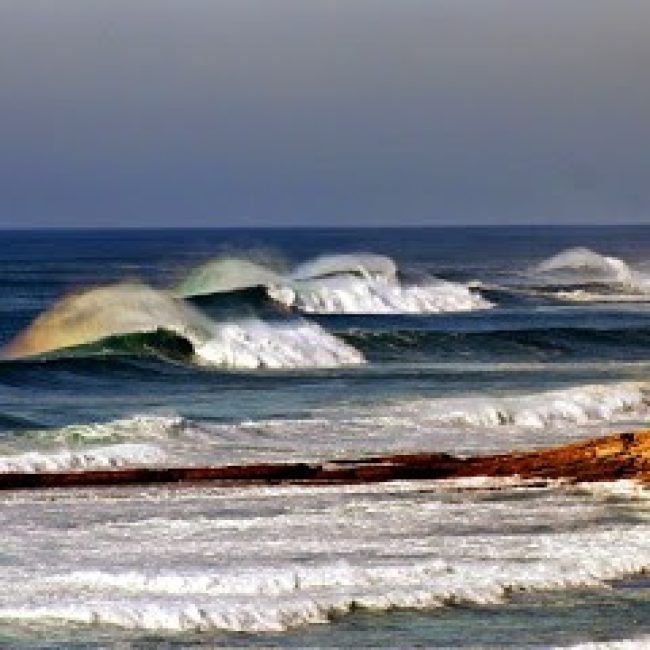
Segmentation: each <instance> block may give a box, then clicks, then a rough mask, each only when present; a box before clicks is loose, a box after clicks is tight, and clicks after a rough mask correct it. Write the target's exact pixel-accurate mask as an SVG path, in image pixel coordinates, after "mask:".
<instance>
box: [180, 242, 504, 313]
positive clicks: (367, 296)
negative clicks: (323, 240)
mask: <svg viewBox="0 0 650 650" xmlns="http://www.w3.org/2000/svg"><path fill="white" fill-rule="evenodd" d="M253 287H262V288H263V289H264V290H265V291H266V292H267V294H268V296H269V297H270V298H271V299H272V300H274V301H275V302H276V304H277V305H279V306H282V307H285V308H287V309H291V310H295V311H297V312H301V313H305V314H400V313H403V314H432V313H445V312H457V311H472V310H477V309H489V308H491V307H493V306H494V305H493V303H491V302H489V301H488V300H487V299H485V298H484V297H482V296H481V294H480V293H479V292H478V291H477V290H475V289H472V288H470V287H469V286H468V285H465V284H462V283H458V282H450V281H447V280H441V279H439V278H435V277H431V276H424V277H421V278H419V279H418V280H417V281H408V280H406V279H405V278H404V277H403V274H401V273H400V271H399V269H398V266H397V264H396V262H395V261H394V260H392V259H391V258H390V257H387V256H384V255H378V254H374V253H346V254H332V255H321V256H319V257H316V258H314V259H312V260H308V261H306V262H303V263H302V264H299V265H297V266H295V267H294V268H293V269H291V270H289V271H284V272H281V271H279V270H277V269H272V268H270V267H266V266H264V265H263V264H261V263H259V262H257V261H252V260H250V259H246V258H245V257H222V258H217V259H214V260H211V261H209V262H206V263H205V264H203V265H201V266H199V267H198V268H196V269H194V270H193V271H191V272H190V273H189V274H188V276H187V277H186V278H185V279H184V280H183V281H181V282H180V283H179V284H178V285H177V286H176V289H175V291H176V292H177V293H178V295H180V296H183V297H185V298H196V297H200V296H206V295H215V294H225V293H228V292H233V291H241V290H244V289H251V288H253Z"/></svg>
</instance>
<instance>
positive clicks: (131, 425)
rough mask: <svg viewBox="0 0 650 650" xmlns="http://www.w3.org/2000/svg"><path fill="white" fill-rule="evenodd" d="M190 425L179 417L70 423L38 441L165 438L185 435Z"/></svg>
mask: <svg viewBox="0 0 650 650" xmlns="http://www.w3.org/2000/svg"><path fill="white" fill-rule="evenodd" d="M186 425H187V422H186V420H185V419H184V418H182V417H180V416H177V415H149V414H142V415H134V416H132V417H126V418H119V419H117V420H110V421H108V422H90V423H88V424H70V425H68V426H65V427H61V428H60V429H47V430H43V431H40V432H38V436H37V437H38V438H39V439H44V440H48V441H59V442H66V443H67V442H95V441H107V440H115V441H117V440H125V439H126V440H132V439H134V438H160V439H164V438H167V437H169V436H173V435H176V434H179V433H182V432H183V431H184V430H185V427H186Z"/></svg>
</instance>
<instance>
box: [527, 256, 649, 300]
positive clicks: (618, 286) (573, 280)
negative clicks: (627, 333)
mask: <svg viewBox="0 0 650 650" xmlns="http://www.w3.org/2000/svg"><path fill="white" fill-rule="evenodd" d="M532 275H533V276H536V277H538V278H540V279H543V280H544V282H545V283H546V284H548V285H551V286H553V287H555V288H554V289H553V293H554V295H555V296H556V297H557V298H560V299H562V300H567V301H572V302H597V301H602V302H639V301H647V300H650V277H647V276H645V275H643V274H642V273H640V272H638V271H637V270H635V269H633V268H631V267H630V266H629V265H628V264H627V263H626V262H625V261H623V260H622V259H619V258H618V257H611V256H608V255H601V254H600V253H597V252H595V251H592V250H590V249H588V248H584V247H578V248H569V249H567V250H565V251H562V252H560V253H558V254H556V255H553V256H552V257H550V258H548V259H546V260H544V261H543V262H541V263H540V264H538V265H537V266H535V267H534V268H533V269H532Z"/></svg>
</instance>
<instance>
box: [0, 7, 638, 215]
mask: <svg viewBox="0 0 650 650" xmlns="http://www.w3.org/2000/svg"><path fill="white" fill-rule="evenodd" d="M648 174H650V2H648V0H56V1H55V0H0V226H4V227H12V226H31V225H38V226H74V225H85V226H93V225H97V226H101V225H139V226H147V225H209V226H221V225H280V224H303V225H353V224H358V225H400V224H407V223H408V224H431V225H434V224H445V223H454V224H460V223H532V222H536V223H540V222H542V223H543V222H548V223H569V222H573V223H578V222H581V223H620V222H624V221H625V222H648V223H650V182H649V179H648Z"/></svg>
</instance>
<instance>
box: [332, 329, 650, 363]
mask: <svg viewBox="0 0 650 650" xmlns="http://www.w3.org/2000/svg"><path fill="white" fill-rule="evenodd" d="M339 336H340V337H342V338H344V339H345V340H346V341H348V342H349V343H350V344H351V345H352V346H354V347H355V348H357V349H359V350H361V352H363V354H364V355H365V356H366V357H367V358H368V359H369V360H370V361H403V362H411V363H413V362H418V361H425V360H426V361H449V362H453V361H457V362H461V361H462V362H470V361H476V362H503V361H531V362H539V361H548V362H553V361H558V362H559V361H571V360H593V359H597V360H600V361H612V362H614V361H619V362H624V361H642V360H648V359H650V327H635V328H614V327H612V328H606V329H597V328H577V327H555V328H544V327H530V328H527V329H516V330H515V329H504V330H493V331H487V332H484V331H442V332H441V331H417V330H392V331H370V330H365V331H359V330H357V331H346V332H339Z"/></svg>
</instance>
